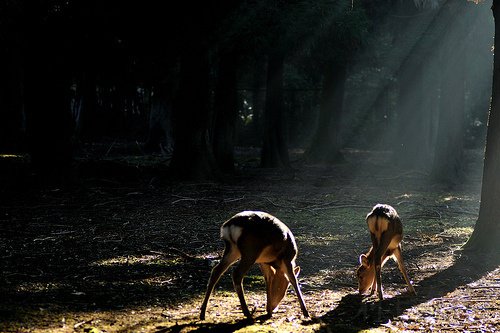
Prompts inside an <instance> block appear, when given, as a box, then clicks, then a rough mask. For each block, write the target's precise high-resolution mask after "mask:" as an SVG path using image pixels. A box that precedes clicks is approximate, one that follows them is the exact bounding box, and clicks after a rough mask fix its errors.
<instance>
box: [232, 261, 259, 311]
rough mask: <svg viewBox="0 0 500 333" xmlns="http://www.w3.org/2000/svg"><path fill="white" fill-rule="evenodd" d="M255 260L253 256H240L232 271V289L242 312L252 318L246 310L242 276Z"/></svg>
mask: <svg viewBox="0 0 500 333" xmlns="http://www.w3.org/2000/svg"><path fill="white" fill-rule="evenodd" d="M254 262H255V260H254V259H253V258H248V257H242V258H241V260H240V262H239V263H238V265H237V266H236V267H235V268H234V271H233V286H234V290H236V293H237V294H238V298H239V299H240V304H241V310H242V311H243V314H244V315H245V316H246V317H248V318H252V314H251V313H250V311H249V310H248V306H247V302H246V300H245V291H244V290H243V278H244V277H245V274H246V273H247V272H248V270H249V269H250V267H251V266H252V265H253V264H254Z"/></svg>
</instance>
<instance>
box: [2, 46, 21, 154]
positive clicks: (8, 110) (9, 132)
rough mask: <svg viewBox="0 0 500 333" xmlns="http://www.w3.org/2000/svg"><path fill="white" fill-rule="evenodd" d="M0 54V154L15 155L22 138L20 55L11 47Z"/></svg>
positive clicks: (3, 48)
mask: <svg viewBox="0 0 500 333" xmlns="http://www.w3.org/2000/svg"><path fill="white" fill-rule="evenodd" d="M12 44H14V42H13V41H12ZM0 53H1V54H0V152H3V153H15V152H19V151H20V150H22V148H23V147H22V141H23V136H24V133H23V127H24V123H23V103H22V95H23V85H22V74H23V73H22V66H21V63H20V61H19V59H20V56H21V55H20V50H18V48H17V47H14V46H13V45H12V46H9V45H8V46H4V47H2V48H1V49H0Z"/></svg>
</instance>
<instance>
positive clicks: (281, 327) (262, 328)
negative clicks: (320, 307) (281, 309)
mask: <svg viewBox="0 0 500 333" xmlns="http://www.w3.org/2000/svg"><path fill="white" fill-rule="evenodd" d="M319 329H320V324H319V323H316V324H311V325H307V326H303V325H300V324H298V323H295V322H290V321H289V320H288V321H287V320H281V321H279V322H273V323H271V324H270V325H265V324H260V323H256V324H253V325H250V326H245V327H243V328H240V329H239V330H237V331H234V332H235V333H236V332H237V333H257V332H258V333H264V332H273V333H274V332H275V333H280V332H316V331H317V330H319Z"/></svg>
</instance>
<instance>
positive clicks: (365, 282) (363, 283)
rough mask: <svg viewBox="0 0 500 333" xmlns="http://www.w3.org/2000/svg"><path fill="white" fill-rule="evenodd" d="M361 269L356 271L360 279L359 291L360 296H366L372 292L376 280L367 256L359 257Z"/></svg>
mask: <svg viewBox="0 0 500 333" xmlns="http://www.w3.org/2000/svg"><path fill="white" fill-rule="evenodd" d="M359 264H360V265H359V267H358V269H357V270H356V276H357V277H358V290H359V293H360V294H365V293H367V292H368V290H370V288H371V287H372V285H373V281H374V280H375V270H374V269H373V267H372V265H370V262H369V260H368V257H367V256H366V254H362V255H360V256H359Z"/></svg>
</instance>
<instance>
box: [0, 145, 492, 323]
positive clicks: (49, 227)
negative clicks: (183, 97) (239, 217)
mask: <svg viewBox="0 0 500 333" xmlns="http://www.w3.org/2000/svg"><path fill="white" fill-rule="evenodd" d="M108 153H109V150H108V152H107V153H106V159H99V160H96V161H91V160H89V159H88V158H87V157H86V158H82V159H81V160H80V161H79V162H78V163H79V170H80V171H79V172H80V179H81V183H80V184H79V185H78V186H76V187H74V188H72V189H61V188H56V187H52V188H50V189H43V190H41V189H35V188H34V187H33V186H31V184H30V181H29V180H26V175H25V174H24V173H23V172H25V171H26V167H25V164H26V161H25V160H24V158H14V157H11V158H9V161H7V159H8V158H7V157H5V158H4V160H3V161H0V163H3V166H2V176H0V180H2V182H3V184H4V185H2V186H1V187H0V195H1V196H0V199H1V201H0V332H90V333H96V332H234V331H238V332H358V331H363V330H366V331H370V332H396V331H409V332H411V331H431V330H436V331H458V332H495V331H500V326H499V323H500V265H499V262H498V261H494V260H490V259H488V258H474V257H471V256H469V255H466V254H465V253H463V252H461V251H460V247H461V245H462V244H463V243H464V242H465V241H466V240H467V238H468V237H469V235H470V234H471V232H472V228H473V226H474V223H475V221H476V219H477V214H478V209H479V199H480V198H479V193H480V186H481V184H480V182H481V170H482V161H481V160H482V159H481V152H480V151H469V152H468V154H467V176H466V178H465V180H464V181H463V182H460V184H457V185H456V186H453V187H451V188H450V187H443V186H440V185H437V184H433V182H431V181H429V180H428V177H427V176H426V175H425V174H422V173H418V172H401V171H397V170H396V169H395V168H394V167H393V166H392V165H391V163H390V158H391V156H390V154H389V153H383V152H363V151H346V159H347V161H346V163H343V164H339V165H333V166H324V165H309V164H306V163H304V162H303V161H301V160H300V152H298V153H297V152H296V153H294V154H293V158H295V159H296V161H295V162H294V163H293V169H290V170H285V171H284V170H278V171H277V170H265V169H259V168H257V167H256V164H257V159H256V158H255V155H256V154H255V151H241V152H240V153H239V155H238V160H239V162H240V163H239V166H238V170H239V174H238V175H237V176H234V177H231V179H228V180H227V181H225V182H205V183H187V182H171V181H169V180H167V179H166V178H164V177H163V176H162V175H164V173H166V167H165V163H164V162H166V161H165V158H164V157H161V156H157V157H147V158H146V157H143V156H142V157H141V156H120V155H115V156H113V155H112V154H108ZM6 165H7V166H6ZM23 175H24V176H23ZM16 177H17V178H16ZM28 178H29V177H28ZM379 202H383V203H388V204H391V205H393V206H394V207H395V208H396V210H397V211H398V212H399V214H400V216H401V217H402V220H403V227H404V241H403V257H404V258H405V262H406V266H407V269H408V272H409V275H410V278H411V279H412V281H413V284H414V286H415V289H416V291H417V296H411V295H407V294H406V292H405V284H404V281H403V279H402V277H401V274H400V273H399V271H398V270H397V267H396V265H395V264H394V262H392V261H391V262H388V263H387V264H386V265H385V266H384V268H383V270H382V272H383V274H382V278H383V283H384V292H385V296H386V298H385V299H384V301H382V302H378V301H377V299H376V298H375V297H364V298H362V297H359V295H358V293H357V289H356V285H357V282H356V277H355V269H356V267H357V265H358V257H359V254H361V253H362V252H366V251H367V250H368V249H369V247H370V236H369V233H368V230H367V227H366V224H365V221H364V217H365V216H366V214H367V213H368V212H369V211H370V209H371V208H372V206H373V205H374V204H376V203H379ZM242 210H263V211H266V212H269V213H271V214H272V215H275V216H276V217H278V218H279V219H280V220H282V221H283V222H285V223H286V224H287V225H288V226H289V227H290V229H291V230H292V231H293V233H294V235H295V238H296V240H297V244H298V247H299V255H298V259H297V263H298V264H299V265H300V266H301V273H300V277H299V278H300V284H301V289H302V292H303V294H304V298H305V302H306V304H307V306H308V308H309V312H310V314H311V316H312V317H311V318H310V319H306V318H303V317H302V316H301V312H300V308H299V305H298V302H297V297H296V296H295V295H294V293H293V291H292V290H291V288H290V290H289V292H288V294H287V295H286V296H285V298H284V299H283V301H282V303H281V304H280V306H279V307H278V309H277V311H276V312H275V313H274V315H273V317H272V318H266V317H265V316H264V314H265V312H264V311H265V302H266V300H265V286H264V280H263V278H262V276H261V275H260V271H259V270H258V268H255V269H252V270H251V271H250V272H249V274H248V275H247V277H246V278H245V280H244V286H245V289H246V296H247V303H248V304H249V307H250V308H251V309H254V308H255V313H254V316H255V320H246V319H245V318H244V316H243V314H242V312H241V310H240V306H239V301H238V298H237V296H236V294H235V292H234V291H233V288H232V283H231V278H230V274H229V273H226V274H225V275H224V276H223V278H222V279H221V281H220V282H219V284H218V286H217V288H216V290H215V292H214V294H213V295H212V298H211V300H210V302H209V306H208V309H207V317H206V320H203V321H200V320H199V318H198V317H199V308H200V304H201V301H202V298H203V295H204V292H205V286H206V283H207V280H208V277H209V275H210V270H211V268H212V267H213V266H214V265H215V264H216V263H217V260H218V259H220V256H221V254H222V250H223V243H222V242H221V241H220V240H219V228H220V225H221V223H222V222H224V221H225V220H227V219H228V218H230V217H231V216H232V215H234V214H235V213H237V212H239V211H242Z"/></svg>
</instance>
